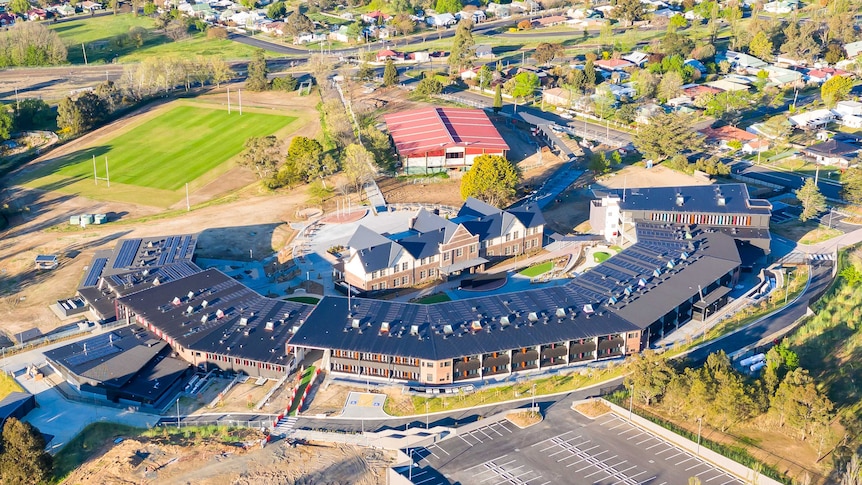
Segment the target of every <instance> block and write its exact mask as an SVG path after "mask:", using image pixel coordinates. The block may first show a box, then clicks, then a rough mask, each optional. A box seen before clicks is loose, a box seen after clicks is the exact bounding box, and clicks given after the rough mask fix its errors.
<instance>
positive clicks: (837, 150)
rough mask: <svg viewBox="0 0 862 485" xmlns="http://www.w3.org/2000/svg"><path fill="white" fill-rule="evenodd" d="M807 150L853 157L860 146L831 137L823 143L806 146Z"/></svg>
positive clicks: (829, 155)
mask: <svg viewBox="0 0 862 485" xmlns="http://www.w3.org/2000/svg"><path fill="white" fill-rule="evenodd" d="M805 151H806V152H808V153H811V154H814V155H820V156H827V157H851V156H853V154H855V153H856V152H857V151H859V147H857V146H855V145H851V144H849V143H844V142H842V141H837V140H835V139H830V140H827V141H824V142H823V143H818V144H816V145H811V146H810V147H808V148H805Z"/></svg>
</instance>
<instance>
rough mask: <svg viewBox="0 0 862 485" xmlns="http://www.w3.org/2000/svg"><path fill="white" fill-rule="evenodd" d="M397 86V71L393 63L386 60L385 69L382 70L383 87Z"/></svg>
mask: <svg viewBox="0 0 862 485" xmlns="http://www.w3.org/2000/svg"><path fill="white" fill-rule="evenodd" d="M396 84H398V69H396V68H395V62H394V61H393V60H392V59H387V60H386V67H384V68H383V85H384V86H394V85H396Z"/></svg>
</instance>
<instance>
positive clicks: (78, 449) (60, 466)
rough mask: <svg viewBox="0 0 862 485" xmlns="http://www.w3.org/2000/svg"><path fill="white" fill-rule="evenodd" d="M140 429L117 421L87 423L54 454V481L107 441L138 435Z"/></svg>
mask: <svg viewBox="0 0 862 485" xmlns="http://www.w3.org/2000/svg"><path fill="white" fill-rule="evenodd" d="M142 431H143V430H142V429H140V428H135V427H132V426H126V425H124V424H117V423H107V422H97V423H93V424H90V425H88V426H87V427H86V428H84V429H83V430H82V431H81V432H80V433H78V436H75V437H74V438H72V440H71V441H69V442H68V443H67V444H66V446H64V447H63V448H61V449H60V451H59V452H57V454H56V455H54V481H55V482H57V483H59V482H61V481H62V480H63V478H65V477H66V475H68V474H69V473H71V472H72V471H73V470H75V469H76V468H78V467H79V466H81V464H82V463H84V462H85V461H87V460H88V459H89V458H90V457H91V456H93V453H95V452H96V451H98V450H99V448H101V447H103V446H105V445H106V444H108V442H110V441H113V440H115V439H117V438H118V437H124V438H127V437H134V436H138V435H139V434H141V432H142Z"/></svg>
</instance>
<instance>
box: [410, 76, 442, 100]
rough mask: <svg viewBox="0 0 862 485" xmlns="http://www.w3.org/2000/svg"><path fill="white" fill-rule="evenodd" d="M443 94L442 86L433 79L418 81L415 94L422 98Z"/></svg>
mask: <svg viewBox="0 0 862 485" xmlns="http://www.w3.org/2000/svg"><path fill="white" fill-rule="evenodd" d="M442 92H443V84H442V83H441V82H440V81H438V80H436V79H434V78H425V79H423V80H421V81H419V85H418V86H416V94H419V95H422V96H430V95H432V94H440V93H442Z"/></svg>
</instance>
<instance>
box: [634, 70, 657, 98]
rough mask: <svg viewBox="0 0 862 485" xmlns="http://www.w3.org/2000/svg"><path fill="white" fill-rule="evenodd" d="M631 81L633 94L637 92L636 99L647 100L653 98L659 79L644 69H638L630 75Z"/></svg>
mask: <svg viewBox="0 0 862 485" xmlns="http://www.w3.org/2000/svg"><path fill="white" fill-rule="evenodd" d="M631 79H632V82H633V83H634V86H635V92H637V96H638V98H640V99H643V98H647V99H648V98H652V97H653V96H655V93H656V89H657V88H658V83H659V77H658V76H657V75H656V74H653V73H651V72H649V71H648V70H646V69H638V70H637V71H635V72H633V73H632V78H631Z"/></svg>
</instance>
